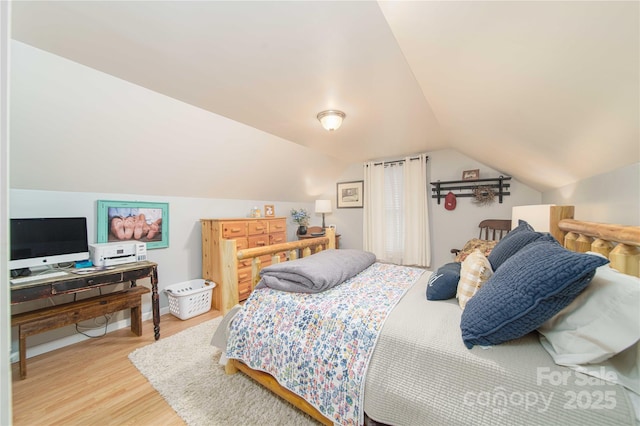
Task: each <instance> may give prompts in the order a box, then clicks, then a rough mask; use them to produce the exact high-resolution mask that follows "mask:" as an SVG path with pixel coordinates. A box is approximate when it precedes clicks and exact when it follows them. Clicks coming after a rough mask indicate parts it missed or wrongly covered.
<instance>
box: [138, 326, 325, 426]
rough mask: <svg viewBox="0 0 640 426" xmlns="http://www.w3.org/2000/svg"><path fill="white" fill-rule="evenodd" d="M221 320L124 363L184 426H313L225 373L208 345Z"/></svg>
mask: <svg viewBox="0 0 640 426" xmlns="http://www.w3.org/2000/svg"><path fill="white" fill-rule="evenodd" d="M220 320H221V318H216V319H213V320H210V321H207V322H204V323H202V324H199V325H196V326H194V327H191V328H188V329H187V330H184V331H182V332H180V333H178V334H175V335H173V336H170V337H167V338H165V339H160V340H158V341H157V342H155V343H152V344H150V345H148V346H145V347H142V348H139V349H136V350H135V351H133V352H132V353H130V354H129V359H130V360H131V362H132V363H133V365H135V366H136V368H138V370H140V372H141V373H142V374H143V375H144V376H145V377H146V378H147V380H149V382H150V383H151V385H152V386H153V387H154V388H155V389H156V390H157V391H158V392H159V393H160V395H162V397H163V398H164V399H165V400H166V401H167V402H168V403H169V405H171V407H172V408H173V409H174V410H175V411H176V413H178V415H179V416H180V417H182V419H183V420H184V421H185V422H186V423H187V424H188V425H189V426H200V425H224V426H226V425H234V426H235V425H260V426H264V425H316V424H317V423H316V422H315V421H314V420H313V419H312V418H311V417H309V416H307V415H306V414H304V413H302V412H301V411H299V410H297V409H296V408H294V407H293V406H292V405H290V404H289V403H287V402H285V401H284V400H282V399H280V398H279V397H277V396H276V395H274V394H273V393H271V392H270V391H268V390H266V389H264V388H263V387H262V386H260V385H258V384H257V383H255V382H254V381H253V380H251V379H250V378H248V377H247V376H245V375H244V374H242V373H236V374H234V375H226V374H225V373H224V368H223V367H222V366H221V365H219V364H218V360H219V359H220V350H218V349H217V348H214V347H213V346H211V345H210V341H211V337H212V336H213V332H214V331H215V329H216V327H217V326H218V324H219V323H220Z"/></svg>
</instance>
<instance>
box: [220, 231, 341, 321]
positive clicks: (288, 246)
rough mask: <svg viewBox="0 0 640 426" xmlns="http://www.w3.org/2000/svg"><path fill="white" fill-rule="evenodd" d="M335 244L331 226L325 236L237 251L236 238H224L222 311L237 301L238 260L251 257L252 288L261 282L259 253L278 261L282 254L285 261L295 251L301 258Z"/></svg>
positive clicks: (292, 258) (292, 257) (225, 310)
mask: <svg viewBox="0 0 640 426" xmlns="http://www.w3.org/2000/svg"><path fill="white" fill-rule="evenodd" d="M335 247H336V234H335V230H334V229H332V228H327V229H326V233H325V236H324V237H318V238H308V239H305V240H300V241H290V242H286V243H282V244H273V245H269V246H265V247H255V248H250V249H244V250H238V249H237V246H236V241H235V240H224V241H223V243H222V257H223V262H222V286H221V292H222V294H221V298H222V312H223V314H226V313H227V312H229V310H230V309H231V308H233V307H234V306H235V305H237V304H238V272H237V271H238V260H243V259H252V261H251V289H252V290H253V288H254V287H255V286H256V284H258V281H260V270H261V269H262V264H261V261H260V256H265V255H270V256H271V263H280V261H281V256H280V254H281V253H284V254H285V258H286V259H287V260H294V259H297V258H298V252H299V251H300V252H301V253H302V257H306V256H310V255H311V254H313V253H317V252H319V251H322V250H326V249H333V248H335Z"/></svg>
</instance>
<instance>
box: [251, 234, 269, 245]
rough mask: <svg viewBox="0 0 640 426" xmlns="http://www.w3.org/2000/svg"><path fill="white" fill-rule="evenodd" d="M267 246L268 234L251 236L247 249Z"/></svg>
mask: <svg viewBox="0 0 640 426" xmlns="http://www.w3.org/2000/svg"><path fill="white" fill-rule="evenodd" d="M268 245H269V234H263V235H253V236H251V237H249V248H253V247H264V246H268Z"/></svg>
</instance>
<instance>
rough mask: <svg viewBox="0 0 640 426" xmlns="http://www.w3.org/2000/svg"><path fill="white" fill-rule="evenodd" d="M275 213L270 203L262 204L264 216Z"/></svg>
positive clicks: (271, 215)
mask: <svg viewBox="0 0 640 426" xmlns="http://www.w3.org/2000/svg"><path fill="white" fill-rule="evenodd" d="M275 215H276V212H275V209H274V208H273V205H272V204H265V206H264V216H265V217H273V216H275Z"/></svg>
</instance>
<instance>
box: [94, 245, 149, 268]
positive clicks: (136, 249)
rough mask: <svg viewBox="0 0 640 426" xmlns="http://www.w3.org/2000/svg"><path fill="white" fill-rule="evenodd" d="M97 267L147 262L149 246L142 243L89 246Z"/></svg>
mask: <svg viewBox="0 0 640 426" xmlns="http://www.w3.org/2000/svg"><path fill="white" fill-rule="evenodd" d="M89 254H90V255H91V262H92V263H93V264H94V265H95V266H113V265H122V264H123V263H133V262H141V261H143V260H147V244H146V243H143V242H140V241H122V242H115V243H97V244H89Z"/></svg>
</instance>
